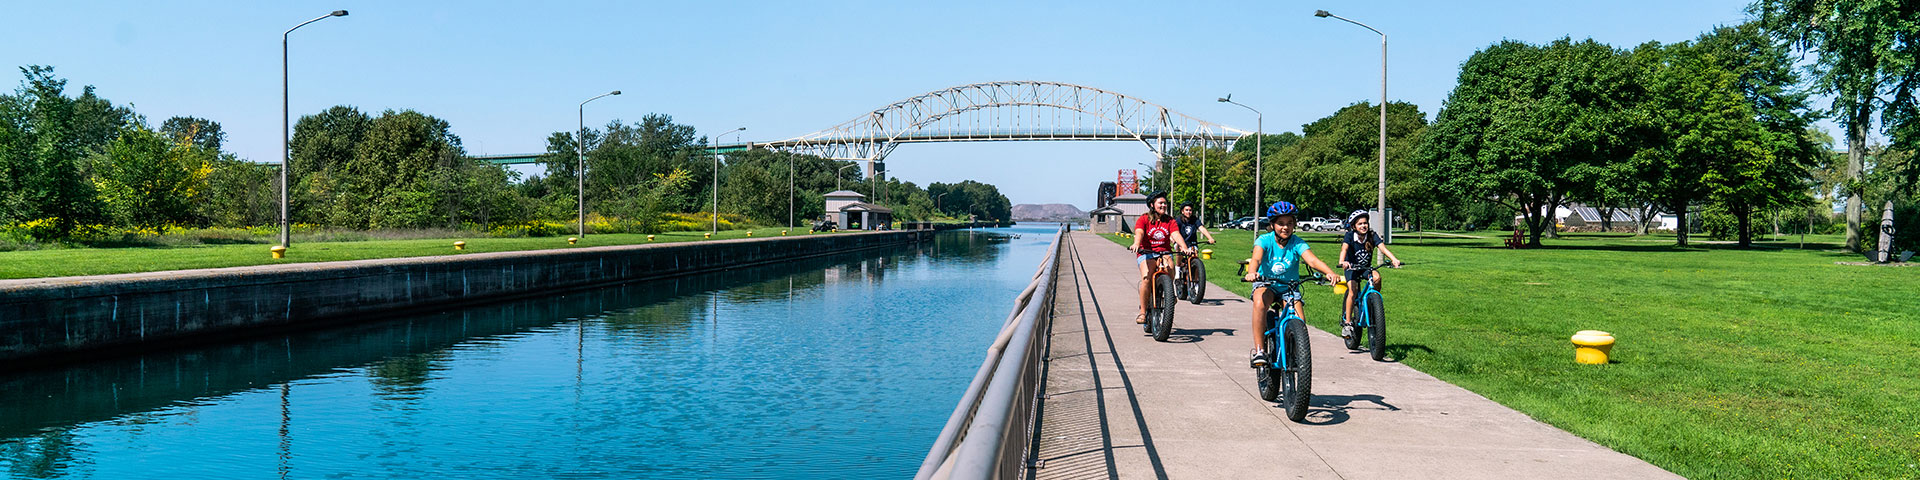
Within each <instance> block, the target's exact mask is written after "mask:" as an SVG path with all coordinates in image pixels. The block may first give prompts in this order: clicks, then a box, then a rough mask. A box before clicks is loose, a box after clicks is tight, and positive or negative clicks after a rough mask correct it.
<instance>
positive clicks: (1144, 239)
mask: <svg viewBox="0 0 1920 480" xmlns="http://www.w3.org/2000/svg"><path fill="white" fill-rule="evenodd" d="M1147 206H1148V208H1147V213H1146V214H1145V215H1141V216H1140V219H1139V220H1135V221H1134V223H1133V245H1130V246H1128V247H1127V250H1132V251H1133V252H1134V253H1137V254H1139V257H1138V258H1137V259H1136V260H1135V261H1136V263H1139V264H1140V314H1139V315H1138V316H1136V317H1134V319H1133V323H1147V304H1148V303H1149V302H1151V301H1152V299H1151V298H1148V293H1150V291H1151V290H1152V288H1150V287H1152V285H1151V284H1149V283H1147V282H1151V281H1152V280H1153V278H1152V275H1153V270H1154V268H1156V267H1160V266H1161V265H1162V264H1165V263H1166V262H1169V261H1171V260H1173V258H1172V257H1170V256H1169V255H1172V254H1173V252H1176V251H1179V252H1186V253H1193V249H1192V248H1189V247H1187V243H1186V241H1185V240H1183V239H1181V238H1180V226H1179V225H1178V224H1177V223H1175V222H1174V221H1173V215H1169V214H1167V194H1166V193H1165V192H1160V193H1155V194H1153V195H1151V196H1148V197H1147ZM1174 248H1178V249H1179V250H1174ZM1166 268H1173V267H1172V265H1166Z"/></svg>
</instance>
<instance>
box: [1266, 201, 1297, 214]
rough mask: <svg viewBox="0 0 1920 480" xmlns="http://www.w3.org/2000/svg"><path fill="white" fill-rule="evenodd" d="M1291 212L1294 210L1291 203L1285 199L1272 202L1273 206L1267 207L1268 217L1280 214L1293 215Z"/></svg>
mask: <svg viewBox="0 0 1920 480" xmlns="http://www.w3.org/2000/svg"><path fill="white" fill-rule="evenodd" d="M1293 212H1294V208H1293V204H1291V203H1287V202H1285V201H1280V202H1273V206H1271V207H1267V216H1268V217H1278V216H1281V215H1293Z"/></svg>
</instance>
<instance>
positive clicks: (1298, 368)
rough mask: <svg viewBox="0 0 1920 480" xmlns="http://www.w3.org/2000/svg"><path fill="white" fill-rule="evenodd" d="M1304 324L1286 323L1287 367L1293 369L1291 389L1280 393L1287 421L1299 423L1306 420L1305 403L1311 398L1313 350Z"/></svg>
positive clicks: (1297, 322)
mask: <svg viewBox="0 0 1920 480" xmlns="http://www.w3.org/2000/svg"><path fill="white" fill-rule="evenodd" d="M1304 323H1305V322H1299V321H1296V322H1288V324H1287V330H1286V332H1285V335H1286V339H1287V357H1288V358H1287V365H1289V366H1292V367H1294V371H1293V372H1292V373H1290V374H1289V375H1290V376H1292V378H1293V381H1292V382H1290V383H1292V384H1293V388H1290V389H1287V391H1286V392H1282V393H1283V394H1284V396H1285V397H1286V398H1284V399H1283V400H1282V402H1281V403H1282V405H1281V406H1282V407H1285V408H1286V410H1287V419H1288V420H1293V421H1295V422H1299V421H1301V420H1304V419H1306V418H1307V403H1309V402H1308V401H1309V400H1311V399H1312V398H1313V350H1312V348H1313V347H1312V346H1311V345H1310V343H1311V342H1309V341H1308V339H1307V327H1306V325H1304Z"/></svg>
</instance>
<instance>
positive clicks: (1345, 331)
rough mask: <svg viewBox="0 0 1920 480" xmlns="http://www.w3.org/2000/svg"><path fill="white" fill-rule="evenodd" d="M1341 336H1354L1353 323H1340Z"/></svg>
mask: <svg viewBox="0 0 1920 480" xmlns="http://www.w3.org/2000/svg"><path fill="white" fill-rule="evenodd" d="M1340 338H1353V324H1351V323H1342V324H1340Z"/></svg>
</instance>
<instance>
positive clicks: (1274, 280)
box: [1245, 202, 1334, 367]
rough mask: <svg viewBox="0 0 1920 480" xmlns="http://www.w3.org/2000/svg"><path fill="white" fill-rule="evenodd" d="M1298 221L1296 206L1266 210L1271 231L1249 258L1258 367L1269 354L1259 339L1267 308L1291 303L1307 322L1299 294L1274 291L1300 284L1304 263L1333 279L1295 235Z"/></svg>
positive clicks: (1264, 327) (1281, 204)
mask: <svg viewBox="0 0 1920 480" xmlns="http://www.w3.org/2000/svg"><path fill="white" fill-rule="evenodd" d="M1295 220H1296V219H1295V218H1294V208H1293V204H1291V203H1287V202H1274V203H1273V206H1272V207H1268V208H1267V228H1268V230H1269V231H1268V232H1267V233H1264V234H1261V235H1260V238H1256V239H1254V241H1253V256H1252V257H1249V259H1250V260H1251V262H1249V264H1248V266H1249V267H1252V270H1251V271H1249V272H1247V276H1246V278H1245V280H1246V281H1249V282H1253V331H1254V332H1255V333H1256V334H1255V335H1249V337H1251V338H1253V352H1252V353H1250V354H1249V356H1250V357H1252V358H1251V360H1250V362H1251V363H1252V364H1253V366H1255V367H1260V366H1264V365H1266V364H1267V361H1268V359H1267V355H1268V353H1270V352H1265V351H1262V350H1261V344H1260V335H1258V333H1259V332H1264V331H1267V328H1269V325H1267V306H1268V305H1272V304H1273V303H1274V302H1276V301H1280V302H1291V303H1293V311H1294V313H1295V314H1297V315H1299V316H1300V320H1301V321H1306V314H1307V311H1306V309H1305V308H1303V306H1302V305H1301V304H1300V292H1299V291H1298V290H1288V291H1287V292H1285V293H1284V296H1281V297H1279V298H1276V296H1277V295H1282V294H1281V292H1276V291H1274V290H1275V287H1276V286H1278V287H1285V286H1286V283H1285V282H1292V281H1295V280H1299V279H1300V264H1301V263H1305V264H1307V266H1308V267H1312V268H1313V269H1314V271H1317V272H1320V274H1321V275H1325V276H1327V278H1333V277H1334V273H1333V269H1331V268H1327V264H1326V262H1322V261H1320V258H1319V257H1315V256H1313V253H1312V252H1308V251H1307V250H1308V248H1307V241H1306V240H1302V239H1300V236H1298V235H1294V234H1293V227H1294V221H1295Z"/></svg>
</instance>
